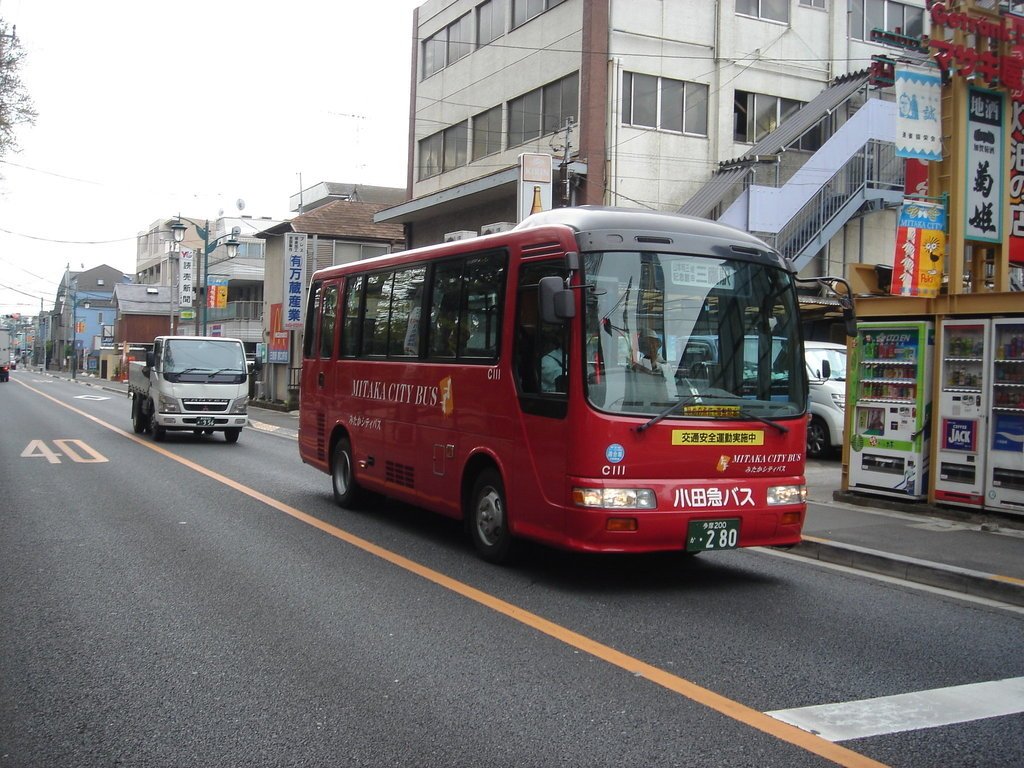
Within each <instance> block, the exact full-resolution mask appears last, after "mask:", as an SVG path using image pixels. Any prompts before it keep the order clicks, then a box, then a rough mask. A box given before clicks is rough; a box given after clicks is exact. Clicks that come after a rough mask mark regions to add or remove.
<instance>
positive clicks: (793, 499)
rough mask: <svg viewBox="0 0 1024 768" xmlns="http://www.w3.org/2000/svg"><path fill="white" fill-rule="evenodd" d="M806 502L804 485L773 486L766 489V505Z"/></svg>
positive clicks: (805, 487)
mask: <svg viewBox="0 0 1024 768" xmlns="http://www.w3.org/2000/svg"><path fill="white" fill-rule="evenodd" d="M805 501H807V486H806V485H773V486H771V487H769V488H768V505H769V506H772V505H775V504H803V503H804V502H805Z"/></svg>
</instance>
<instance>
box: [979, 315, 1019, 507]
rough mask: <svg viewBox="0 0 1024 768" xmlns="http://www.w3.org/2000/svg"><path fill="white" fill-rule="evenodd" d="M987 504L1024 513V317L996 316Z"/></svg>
mask: <svg viewBox="0 0 1024 768" xmlns="http://www.w3.org/2000/svg"><path fill="white" fill-rule="evenodd" d="M991 338H992V342H991V343H992V356H991V361H992V366H991V377H992V378H991V381H992V406H991V407H992V411H991V413H992V415H991V418H990V420H989V434H990V435H991V441H990V443H989V447H990V451H989V454H988V471H987V473H986V474H987V482H986V486H985V506H986V507H989V508H991V509H997V510H1002V511H1005V512H1017V513H1020V514H1022V515H1024V319H1021V318H1015V319H995V320H992V334H991Z"/></svg>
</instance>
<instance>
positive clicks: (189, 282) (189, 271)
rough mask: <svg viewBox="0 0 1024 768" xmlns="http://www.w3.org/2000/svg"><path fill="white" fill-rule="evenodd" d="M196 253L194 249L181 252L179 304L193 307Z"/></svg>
mask: <svg viewBox="0 0 1024 768" xmlns="http://www.w3.org/2000/svg"><path fill="white" fill-rule="evenodd" d="M194 256H195V253H194V252H193V251H182V252H181V280H179V281H178V284H179V294H178V306H179V307H191V306H192V293H193V291H194V289H195V277H196V275H195V272H194V271H193V270H194V268H195V258H194Z"/></svg>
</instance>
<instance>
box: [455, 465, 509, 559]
mask: <svg viewBox="0 0 1024 768" xmlns="http://www.w3.org/2000/svg"><path fill="white" fill-rule="evenodd" d="M466 512H467V514H466V518H467V520H466V521H467V524H468V527H469V535H470V538H472V539H473V546H474V547H476V551H477V553H479V555H480V557H482V558H483V559H484V560H486V561H488V562H490V563H502V562H506V561H507V560H508V559H509V556H510V554H511V552H512V534H511V533H510V531H509V526H508V508H507V506H506V504H505V486H504V484H503V483H502V482H501V477H500V476H499V475H498V473H497V472H496V471H495V470H493V469H486V470H484V471H483V472H481V473H480V476H479V477H478V478H477V479H476V483H474V484H473V494H472V496H470V499H469V508H468V509H467V510H466Z"/></svg>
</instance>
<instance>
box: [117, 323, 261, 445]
mask: <svg viewBox="0 0 1024 768" xmlns="http://www.w3.org/2000/svg"><path fill="white" fill-rule="evenodd" d="M258 369H259V364H258V363H255V364H253V367H252V370H254V371H255V370H258ZM250 375H251V373H250V366H249V364H248V362H247V361H246V357H245V347H244V345H243V344H242V342H241V341H240V340H238V339H228V338H221V337H211V336H158V337H157V338H156V339H154V341H153V349H152V351H149V352H147V353H146V361H145V363H140V362H133V363H131V366H130V368H129V374H128V389H129V392H131V395H132V426H133V428H134V430H135V432H136V433H142V432H146V431H148V432H150V433H151V434H152V435H153V439H154V440H162V439H163V438H164V437H165V435H166V433H167V432H169V431H178V432H183V431H191V432H192V433H193V434H196V435H203V434H211V433H213V432H223V433H224V439H225V440H226V441H227V442H229V443H234V442H237V441H238V437H239V435H240V434H241V432H242V428H243V427H245V426H246V424H247V423H248V415H247V413H248V403H249V376H250Z"/></svg>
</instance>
